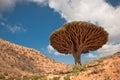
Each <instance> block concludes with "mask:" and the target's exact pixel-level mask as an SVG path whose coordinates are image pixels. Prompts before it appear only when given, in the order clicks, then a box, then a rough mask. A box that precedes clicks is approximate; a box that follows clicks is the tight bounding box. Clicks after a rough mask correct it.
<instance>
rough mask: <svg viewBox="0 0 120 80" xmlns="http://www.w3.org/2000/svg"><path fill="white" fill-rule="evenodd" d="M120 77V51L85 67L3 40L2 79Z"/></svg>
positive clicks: (100, 79)
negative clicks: (72, 64)
mask: <svg viewBox="0 0 120 80" xmlns="http://www.w3.org/2000/svg"><path fill="white" fill-rule="evenodd" d="M6 79H10V80H120V52H118V53H115V54H114V55H112V56H108V57H104V58H101V59H99V60H95V61H92V62H88V63H83V64H82V66H68V65H66V64H63V63H60V62H56V61H55V60H53V59H50V58H49V57H47V56H45V55H43V54H42V53H41V52H39V51H37V50H34V49H31V48H27V47H24V46H20V45H17V44H14V43H11V42H9V41H6V40H4V39H0V80H6Z"/></svg>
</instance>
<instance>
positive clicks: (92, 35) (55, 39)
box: [50, 21, 108, 65]
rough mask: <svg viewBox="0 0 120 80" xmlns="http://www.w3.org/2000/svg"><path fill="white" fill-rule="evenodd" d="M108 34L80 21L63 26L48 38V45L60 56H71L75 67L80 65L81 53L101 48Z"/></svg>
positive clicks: (101, 29) (98, 27) (100, 28)
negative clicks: (60, 54)
mask: <svg viewBox="0 0 120 80" xmlns="http://www.w3.org/2000/svg"><path fill="white" fill-rule="evenodd" d="M107 40H108V33H107V32H106V31H105V30H104V29H103V28H102V27H100V26H96V25H94V24H91V23H88V22H82V21H74V22H70V23H67V24H64V25H63V26H62V27H61V28H60V29H58V30H56V31H54V32H53V33H52V35H51V36H50V45H51V46H52V47H53V48H54V49H56V50H57V51H58V52H60V53H62V54H72V55H73V57H74V60H75V64H76V65H81V61H80V56H81V54H82V53H87V52H89V51H94V50H97V49H99V48H101V47H102V46H103V45H104V44H105V43H106V42H107Z"/></svg>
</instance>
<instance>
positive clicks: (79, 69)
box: [72, 65, 87, 76]
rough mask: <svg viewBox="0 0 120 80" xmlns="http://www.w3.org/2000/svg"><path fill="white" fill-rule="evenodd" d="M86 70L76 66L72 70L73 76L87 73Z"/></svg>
mask: <svg viewBox="0 0 120 80" xmlns="http://www.w3.org/2000/svg"><path fill="white" fill-rule="evenodd" d="M86 70H87V67H86V66H81V65H74V66H73V69H72V73H73V76H78V75H79V72H81V71H86Z"/></svg>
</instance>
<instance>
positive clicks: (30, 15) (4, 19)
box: [0, 0, 120, 64]
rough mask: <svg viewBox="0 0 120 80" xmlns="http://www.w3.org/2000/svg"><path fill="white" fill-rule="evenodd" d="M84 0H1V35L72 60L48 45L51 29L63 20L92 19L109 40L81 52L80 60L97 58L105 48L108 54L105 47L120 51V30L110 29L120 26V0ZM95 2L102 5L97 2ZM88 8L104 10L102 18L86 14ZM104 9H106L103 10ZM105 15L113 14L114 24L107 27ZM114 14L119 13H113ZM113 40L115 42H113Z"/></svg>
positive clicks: (56, 27) (20, 43) (11, 40)
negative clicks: (93, 50)
mask: <svg viewBox="0 0 120 80" xmlns="http://www.w3.org/2000/svg"><path fill="white" fill-rule="evenodd" d="M85 1H86V0H81V1H79V0H74V1H72V0H66V1H64V0H58V1H55V0H21V1H17V0H7V1H5V0H1V1H0V37H1V38H3V39H6V40H8V41H10V42H13V43H16V44H19V45H23V46H26V47H30V48H34V49H37V50H39V51H41V52H42V53H43V54H45V55H47V56H49V57H51V58H52V59H55V60H57V61H60V62H64V63H66V64H73V63H74V61H73V58H72V56H71V55H68V56H65V55H60V54H59V53H57V52H56V51H55V50H53V49H52V48H51V46H50V45H49V36H50V34H51V33H52V32H53V31H54V30H56V29H58V28H60V27H61V26H62V25H63V24H64V23H66V22H70V21H74V20H81V21H91V22H92V23H96V22H98V23H99V24H100V25H101V26H103V27H104V28H105V29H106V30H108V32H109V33H110V39H109V41H108V44H107V45H106V46H104V47H103V48H102V49H100V50H98V52H90V54H87V55H82V61H83V62H84V61H89V60H91V59H92V58H93V59H96V58H98V56H104V55H103V54H101V55H98V53H104V52H106V54H107V55H109V52H108V49H111V48H112V49H113V48H114V49H113V50H112V52H117V51H120V50H119V48H120V45H119V43H120V42H119V41H120V38H118V35H120V33H119V32H118V33H116V34H113V32H114V31H113V32H112V31H111V28H112V29H113V30H116V28H120V26H119V25H120V24H118V22H117V21H118V20H119V19H120V16H119V13H120V1H119V0H106V1H104V0H102V1H101V2H99V1H95V2H93V3H91V2H92V1H94V0H90V1H91V2H87V3H84V2H85ZM77 3H79V4H77ZM83 3H84V4H83ZM98 3H100V4H101V5H102V6H104V7H102V6H101V5H98ZM87 4H92V5H95V6H97V5H98V7H97V9H96V8H95V6H91V5H88V6H85V5H87ZM77 7H78V8H77ZM79 7H80V8H79ZM81 7H82V8H81ZM99 9H100V10H99ZM78 10H79V11H78ZM90 10H96V11H95V12H94V11H93V12H94V13H93V14H96V12H97V10H98V11H100V12H103V13H104V14H99V13H98V14H99V15H100V17H103V18H104V20H102V19H101V18H99V15H95V16H93V15H90V14H87V13H89V11H90ZM76 11H77V12H76ZM106 11H107V12H109V13H106ZM91 14H92V13H91ZM81 15H82V16H81ZM108 15H109V16H113V18H111V19H113V20H114V21H116V22H114V24H112V23H111V24H110V25H112V26H114V27H111V28H108V27H107V26H109V24H108V22H111V21H108V19H109V17H106V16H108ZM114 15H118V16H117V17H115V16H114ZM106 18H108V19H106ZM102 21H104V22H106V23H103V22H102ZM113 38H114V39H113ZM116 43H117V45H113V44H116ZM111 54H112V53H111Z"/></svg>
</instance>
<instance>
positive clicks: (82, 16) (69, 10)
mask: <svg viewBox="0 0 120 80" xmlns="http://www.w3.org/2000/svg"><path fill="white" fill-rule="evenodd" d="M21 1H23V2H24V1H26V2H34V3H37V4H39V5H46V6H47V5H48V6H49V7H50V8H52V9H54V10H55V11H56V12H58V13H59V14H60V15H61V17H62V18H64V19H66V21H67V22H70V21H74V20H77V21H79V20H80V21H90V22H92V23H98V24H99V25H101V26H102V27H104V28H105V30H107V32H108V33H109V41H108V44H107V45H105V46H106V47H103V48H101V49H100V50H98V51H99V52H101V53H106V52H107V53H108V54H111V52H113V53H115V52H116V51H119V49H118V47H116V46H119V45H112V44H115V43H120V37H119V36H120V31H119V30H120V22H119V21H120V6H117V7H113V6H111V5H110V4H108V3H107V2H106V1H105V0H21ZM21 1H19V0H0V13H1V12H3V11H6V10H9V9H12V8H13V7H14V6H15V5H16V3H17V2H21ZM0 17H2V16H1V14H0ZM19 27H20V26H17V25H14V26H13V27H10V28H11V29H10V30H11V31H12V32H13V33H14V32H16V31H19V30H21V29H20V28H19ZM12 28H13V29H12ZM110 47H111V48H110ZM109 49H110V50H109ZM116 49H117V50H116ZM52 51H54V50H52Z"/></svg>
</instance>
